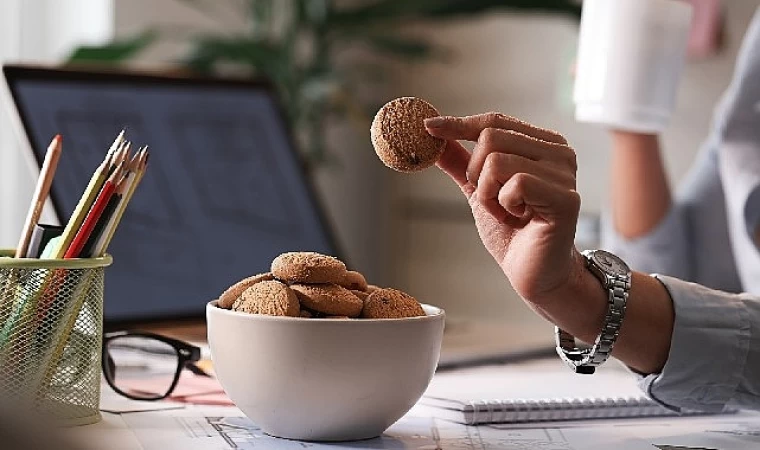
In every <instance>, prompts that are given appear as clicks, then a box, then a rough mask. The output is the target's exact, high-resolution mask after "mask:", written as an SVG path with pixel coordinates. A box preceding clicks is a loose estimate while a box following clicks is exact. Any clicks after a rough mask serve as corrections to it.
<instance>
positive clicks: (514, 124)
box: [425, 112, 567, 144]
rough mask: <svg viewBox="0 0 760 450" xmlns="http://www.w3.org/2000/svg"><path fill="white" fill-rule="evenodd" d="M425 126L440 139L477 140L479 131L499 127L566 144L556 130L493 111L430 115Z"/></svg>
mask: <svg viewBox="0 0 760 450" xmlns="http://www.w3.org/2000/svg"><path fill="white" fill-rule="evenodd" d="M425 128H427V131H428V133H430V134H431V135H433V136H435V137H438V138H441V139H454V140H465V141H477V140H478V136H480V132H481V131H483V130H485V129H486V128H501V129H502V130H513V131H516V132H518V133H522V134H524V135H527V136H531V137H534V138H536V139H540V140H542V141H546V142H552V143H555V144H567V140H566V139H565V138H564V137H563V136H562V135H561V134H559V133H557V132H556V131H552V130H548V129H546V128H540V127H537V126H535V125H531V124H529V123H527V122H523V121H522V120H520V119H517V118H514V117H510V116H507V115H504V114H501V113H495V112H490V113H485V114H478V115H475V116H465V117H453V116H439V117H432V118H430V119H426V120H425Z"/></svg>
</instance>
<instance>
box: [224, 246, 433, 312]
mask: <svg viewBox="0 0 760 450" xmlns="http://www.w3.org/2000/svg"><path fill="white" fill-rule="evenodd" d="M217 305H218V306H219V307H220V308H225V309H232V310H234V311H239V312H246V313H250V314H266V315H270V316H290V317H306V318H358V317H362V318H368V319H384V318H401V317H415V316H424V315H425V311H424V310H423V309H422V306H421V305H420V303H419V302H418V301H417V300H416V299H415V298H414V297H412V296H410V295H408V294H406V293H404V292H401V291H399V290H396V289H390V288H379V287H377V286H374V285H369V284H367V280H366V279H365V278H364V275H362V274H361V273H359V272H356V271H353V270H348V269H347V268H346V265H345V264H344V263H343V262H342V261H340V260H339V259H337V258H334V257H332V256H327V255H322V254H320V253H313V252H289V253H283V254H282V255H280V256H278V257H277V258H275V259H274V261H272V267H271V272H267V273H263V274H259V275H255V276H252V277H249V278H245V279H243V280H241V281H239V282H237V283H235V284H234V285H232V286H230V288H229V289H227V290H226V291H224V293H222V295H221V296H220V297H219V300H218V302H217Z"/></svg>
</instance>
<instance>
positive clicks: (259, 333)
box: [206, 301, 444, 441]
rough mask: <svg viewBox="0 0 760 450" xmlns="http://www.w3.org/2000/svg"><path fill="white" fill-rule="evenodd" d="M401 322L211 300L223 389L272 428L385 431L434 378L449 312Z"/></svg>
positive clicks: (277, 431) (332, 437)
mask: <svg viewBox="0 0 760 450" xmlns="http://www.w3.org/2000/svg"><path fill="white" fill-rule="evenodd" d="M423 308H424V309H425V312H426V313H427V316H424V317H412V318H404V319H357V320H346V319H302V318H295V317H275V316H264V315H255V314H246V313H240V312H235V311H229V310H226V309H222V308H218V307H217V306H216V302H215V301H213V302H210V303H209V304H208V305H207V306H206V319H207V323H208V341H209V345H210V347H211V354H212V357H213V360H214V369H215V370H216V373H217V375H218V377H219V381H220V382H221V384H222V386H223V387H224V389H225V391H226V392H227V395H229V396H230V398H231V399H232V401H233V402H235V404H236V405H237V406H238V407H239V408H240V409H241V410H242V411H243V413H245V415H247V416H248V418H250V419H251V420H252V421H253V422H254V423H255V424H256V425H258V426H259V427H261V429H262V430H263V431H264V432H266V433H268V434H271V435H274V436H279V437H284V438H291V439H301V440H312V441H343V440H354V439H367V438H372V437H375V436H379V435H380V434H382V433H383V431H385V429H386V428H388V427H389V426H390V425H391V424H393V423H394V422H395V421H397V420H398V419H400V418H401V416H403V415H404V414H406V412H407V411H409V409H410V408H411V407H412V406H414V404H415V403H416V402H417V400H418V399H419V398H420V396H421V395H422V393H423V392H424V391H425V389H426V388H427V386H428V383H430V379H431V378H432V376H433V372H434V371H435V368H436V365H437V364H438V357H439V355H440V350H441V340H442V339H443V324H444V312H443V310H441V309H439V308H436V307H433V306H429V305H423Z"/></svg>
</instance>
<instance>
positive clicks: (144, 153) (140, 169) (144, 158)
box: [95, 145, 150, 256]
mask: <svg viewBox="0 0 760 450" xmlns="http://www.w3.org/2000/svg"><path fill="white" fill-rule="evenodd" d="M149 156H150V154H149V153H148V146H147V145H146V146H145V147H143V148H141V149H140V150H139V151H138V152H137V154H136V155H135V158H137V170H136V171H135V172H134V175H133V176H132V178H131V179H130V180H129V186H127V191H126V193H125V194H124V196H123V197H122V199H121V202H120V203H119V206H118V207H117V209H116V213H115V214H114V219H113V220H112V223H110V224H109V229H108V231H107V233H106V236H105V240H104V241H103V242H102V243H100V244H99V245H98V246H97V248H96V253H95V256H103V254H105V252H106V250H108V245H109V244H110V243H111V240H112V239H113V235H114V233H115V232H116V228H117V227H118V226H119V223H120V222H121V218H122V216H123V215H124V211H125V210H126V209H127V205H128V204H129V202H130V201H131V200H132V195H134V193H135V190H136V189H137V186H138V185H139V184H140V181H141V180H142V178H143V176H144V175H145V170H146V169H147V167H148V157H149Z"/></svg>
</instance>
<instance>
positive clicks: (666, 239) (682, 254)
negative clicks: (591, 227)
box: [602, 205, 691, 279]
mask: <svg viewBox="0 0 760 450" xmlns="http://www.w3.org/2000/svg"><path fill="white" fill-rule="evenodd" d="M686 225H687V224H686V223H685V220H684V214H682V212H681V208H680V207H679V205H674V206H673V207H671V208H670V211H669V212H668V214H667V215H666V216H665V218H664V219H663V220H661V221H660V223H659V224H658V225H657V226H656V227H655V228H654V229H653V230H652V231H650V232H649V233H647V234H645V235H643V236H640V237H637V238H634V239H627V238H625V237H624V236H622V235H621V234H619V233H618V232H617V231H616V230H615V227H614V225H613V223H612V218H611V217H609V214H604V215H603V217H602V236H603V239H602V247H604V248H605V249H607V250H609V251H610V252H612V253H614V254H616V255H617V256H619V257H620V258H622V259H623V260H624V261H625V262H626V263H627V264H628V265H629V266H630V267H631V268H632V269H634V270H637V271H640V272H645V273H664V274H668V275H670V276H674V277H678V278H681V279H690V276H691V270H690V269H691V268H690V265H689V258H688V255H687V243H686V242H685V236H686Z"/></svg>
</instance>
